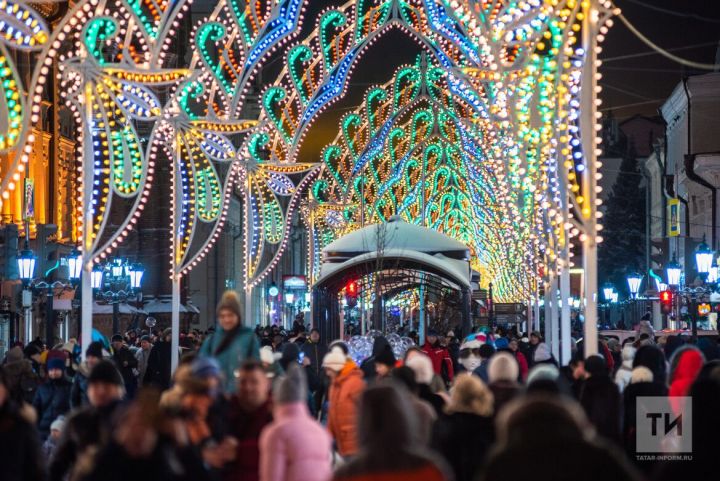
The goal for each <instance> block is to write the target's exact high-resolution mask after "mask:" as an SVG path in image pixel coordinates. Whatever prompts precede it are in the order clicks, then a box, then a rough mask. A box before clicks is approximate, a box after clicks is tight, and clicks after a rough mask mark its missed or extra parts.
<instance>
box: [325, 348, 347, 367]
mask: <svg viewBox="0 0 720 481" xmlns="http://www.w3.org/2000/svg"><path fill="white" fill-rule="evenodd" d="M346 361H347V357H346V356H345V355H343V354H342V352H341V351H338V350H335V349H333V350H332V351H330V352H328V353H327V354H325V357H324V358H323V362H322V365H323V367H325V368H328V369H332V370H333V371H335V372H340V371H341V370H342V368H343V367H344V366H345V362H346Z"/></svg>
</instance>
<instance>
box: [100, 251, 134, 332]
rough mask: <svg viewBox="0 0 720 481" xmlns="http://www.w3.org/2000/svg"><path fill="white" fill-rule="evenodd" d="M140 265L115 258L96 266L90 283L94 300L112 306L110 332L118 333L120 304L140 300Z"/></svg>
mask: <svg viewBox="0 0 720 481" xmlns="http://www.w3.org/2000/svg"><path fill="white" fill-rule="evenodd" d="M144 274H145V270H144V269H143V267H142V265H140V264H136V263H131V262H130V261H128V260H127V259H123V258H120V257H115V258H113V259H111V260H110V261H109V262H107V263H106V264H104V265H98V266H96V267H95V268H94V269H93V271H92V274H91V278H90V283H91V286H92V289H93V292H94V293H95V298H96V299H100V300H104V301H105V302H107V303H108V304H112V308H113V313H112V332H113V334H116V333H119V332H120V304H121V303H123V302H127V301H128V300H130V299H135V300H141V299H142V291H141V287H142V278H143V275H144Z"/></svg>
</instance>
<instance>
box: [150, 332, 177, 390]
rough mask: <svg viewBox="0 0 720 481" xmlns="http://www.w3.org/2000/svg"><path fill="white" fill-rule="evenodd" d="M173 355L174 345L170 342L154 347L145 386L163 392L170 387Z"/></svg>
mask: <svg viewBox="0 0 720 481" xmlns="http://www.w3.org/2000/svg"><path fill="white" fill-rule="evenodd" d="M171 354H172V345H171V343H169V342H158V343H157V344H155V345H154V346H153V347H152V349H151V350H150V357H149V358H148V362H147V370H146V371H145V378H144V379H143V386H149V385H152V386H155V387H157V388H159V389H162V390H165V389H168V388H169V387H170V379H171V377H170V361H171V359H170V358H171Z"/></svg>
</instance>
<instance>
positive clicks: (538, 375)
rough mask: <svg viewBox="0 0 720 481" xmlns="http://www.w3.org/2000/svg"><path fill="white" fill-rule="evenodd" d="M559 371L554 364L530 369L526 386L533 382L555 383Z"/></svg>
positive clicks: (539, 365) (540, 365)
mask: <svg viewBox="0 0 720 481" xmlns="http://www.w3.org/2000/svg"><path fill="white" fill-rule="evenodd" d="M559 376H560V371H559V370H558V368H557V367H556V366H555V365H554V364H538V365H537V366H534V367H533V368H532V369H530V372H529V373H528V377H527V385H528V386H529V385H531V384H532V383H533V382H535V381H542V380H545V381H557V379H558V377H559Z"/></svg>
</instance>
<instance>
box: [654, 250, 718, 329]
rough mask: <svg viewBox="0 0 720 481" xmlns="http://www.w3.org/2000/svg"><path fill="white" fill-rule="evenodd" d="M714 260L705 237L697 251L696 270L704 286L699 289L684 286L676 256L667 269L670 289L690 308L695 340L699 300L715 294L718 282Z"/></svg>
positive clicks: (713, 254)
mask: <svg viewBox="0 0 720 481" xmlns="http://www.w3.org/2000/svg"><path fill="white" fill-rule="evenodd" d="M714 258H715V253H714V252H713V251H712V249H710V247H709V246H708V245H707V243H706V242H705V237H704V236H703V241H702V242H701V243H700V245H699V246H698V248H697V250H696V251H695V268H696V270H697V273H698V276H699V277H700V280H701V281H702V285H700V286H698V287H692V286H687V285H684V286H683V285H682V268H681V267H680V265H679V264H678V263H677V260H676V258H675V256H673V259H672V261H671V262H670V263H669V264H668V266H667V267H666V268H665V270H666V272H667V278H668V285H669V286H670V289H671V290H672V291H673V292H674V293H676V294H678V295H679V296H682V298H683V299H684V302H685V304H686V305H687V306H688V311H689V315H690V322H691V329H692V336H693V337H694V338H697V323H698V320H697V316H698V312H697V309H698V299H700V298H702V297H703V296H705V295H708V294H711V293H712V292H714V291H715V288H716V283H717V282H718V274H719V272H718V267H717V266H713V259H714Z"/></svg>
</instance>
